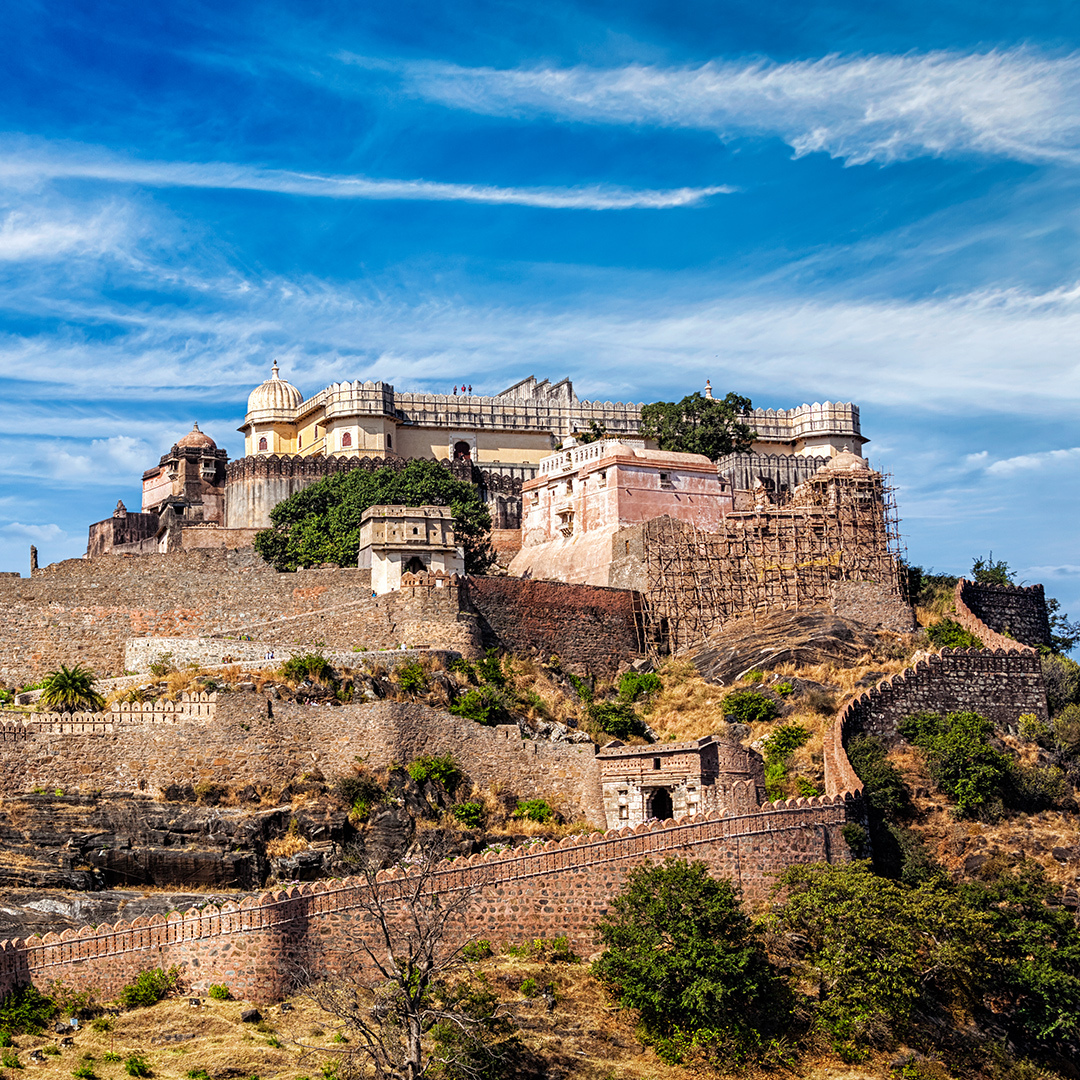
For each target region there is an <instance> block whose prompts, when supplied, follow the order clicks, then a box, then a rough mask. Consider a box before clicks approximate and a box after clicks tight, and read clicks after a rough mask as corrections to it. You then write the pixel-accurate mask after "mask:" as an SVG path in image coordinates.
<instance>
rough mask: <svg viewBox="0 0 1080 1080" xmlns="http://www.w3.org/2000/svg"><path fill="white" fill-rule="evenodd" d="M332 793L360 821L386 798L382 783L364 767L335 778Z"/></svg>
mask: <svg viewBox="0 0 1080 1080" xmlns="http://www.w3.org/2000/svg"><path fill="white" fill-rule="evenodd" d="M334 793H335V794H336V795H337V797H338V798H339V799H341V801H342V802H343V803H345V805H346V806H348V807H349V809H350V810H352V812H353V813H354V814H355V815H356V816H357V817H358V818H359V819H360V820H361V821H364V820H366V819H367V816H368V814H370V813H371V808H372V807H373V806H377V805H378V804H379V803H381V802H382V801H383V800H384V799H385V798H386V791H385V790H384V789H383V786H382V784H380V783H379V782H378V780H376V779H375V777H374V776H372V775H371V774H370V773H369V772H367V771H366V770H364V769H358V771H357V772H355V773H353V774H352V775H351V776H342V777H340V778H339V779H337V780H335V781H334Z"/></svg>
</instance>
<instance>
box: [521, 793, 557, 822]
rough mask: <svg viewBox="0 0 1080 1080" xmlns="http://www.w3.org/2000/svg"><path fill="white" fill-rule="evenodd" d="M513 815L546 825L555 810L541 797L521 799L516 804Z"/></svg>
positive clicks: (553, 815)
mask: <svg viewBox="0 0 1080 1080" xmlns="http://www.w3.org/2000/svg"><path fill="white" fill-rule="evenodd" d="M514 817H516V818H519V819H521V820H523V821H536V822H539V823H540V824H541V825H546V824H547V823H548V822H549V821H551V820H552V818H554V817H555V811H554V810H552V808H551V807H550V806H549V805H548V804H547V803H546V802H545V801H544V800H543V799H522V800H520V801H519V802H518V804H517V809H516V810H515V811H514Z"/></svg>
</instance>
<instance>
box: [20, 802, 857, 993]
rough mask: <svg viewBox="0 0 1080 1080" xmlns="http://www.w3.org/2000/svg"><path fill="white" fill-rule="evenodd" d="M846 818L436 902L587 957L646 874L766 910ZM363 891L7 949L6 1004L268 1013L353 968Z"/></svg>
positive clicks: (525, 868)
mask: <svg viewBox="0 0 1080 1080" xmlns="http://www.w3.org/2000/svg"><path fill="white" fill-rule="evenodd" d="M848 809H849V805H848V801H847V800H846V799H845V798H843V797H839V798H837V799H830V798H827V797H826V798H821V799H812V800H807V799H799V800H791V801H789V802H786V803H780V804H777V805H775V806H774V805H772V804H766V805H765V807H763V808H762V810H761V812H759V813H754V814H746V815H740V816H730V817H724V816H716V817H709V818H689V819H683V820H680V821H677V822H675V821H668V822H662V823H650V824H645V825H641V826H638V827H637V828H636V829H633V830H631V829H623V830H621V831H620V830H611V831H609V832H607V833H604V834H602V835H600V836H596V837H590V838H585V839H583V838H580V837H573V838H567V839H565V840H562V841H557V840H553V841H550V842H548V843H546V844H538V845H534V846H531V847H524V848H517V849H514V850H513V851H508V852H503V853H500V854H498V855H494V854H491V853H485V855H484V856H471V857H470V858H467V859H459V860H455V861H453V862H448V863H445V864H443V867H442V868H441V870H440V871H439V872H438V874H437V876H436V879H435V883H434V885H435V888H436V889H437V890H438V892H439V893H452V892H455V891H463V890H468V891H470V892H471V893H473V898H472V900H471V902H470V903H469V905H468V907H467V909H466V914H465V919H464V921H463V924H462V925H459V926H457V927H455V931H456V933H457V934H458V935H461V936H462V937H464V936H465V935H482V936H484V937H487V938H490V939H492V940H494V941H521V940H524V939H529V938H535V937H554V936H556V935H559V934H566V935H567V936H568V937H569V938H570V942H571V945H572V946H573V947H574V948H575V949H576V950H577V951H579V952H582V953H586V954H587V953H589V952H590V951H591V950H592V948H593V947H594V938H593V934H594V928H595V925H596V922H597V920H598V919H599V917H600V916H601V915H602V914H603V913H604V912H605V910H606V909H607V905H608V902H609V898H610V897H611V896H612V895H613V894H615V893H616V892H618V890H619V889H620V888H621V886H622V885H623V883H624V882H625V880H626V875H627V873H628V871H629V870H630V869H631V868H633V867H634V866H636V865H639V864H640V863H641V862H643V861H645V860H662V859H664V858H667V857H669V856H675V857H682V858H695V859H702V860H703V861H705V863H706V864H707V865H708V866H709V868H710V870H711V871H712V872H713V873H714V874H716V875H718V876H722V877H726V878H730V879H732V880H733V881H735V882H736V883H737V884H738V885H740V886H741V887H742V890H743V892H744V894H745V895H746V896H747V897H749V898H750V899H752V900H755V901H761V900H764V899H765V898H766V896H767V895H768V890H769V888H770V885H771V883H772V881H773V880H774V876H775V874H776V873H777V872H779V871H781V870H782V869H783V868H784V867H786V866H790V865H793V864H797V863H809V862H819V861H822V860H828V861H844V860H846V859H847V858H849V854H848V849H847V847H846V845H845V844H844V841H843V839H842V837H841V835H840V829H841V828H842V826H843V824H844V822H845V821H846V820H847V816H848ZM408 885H409V879H408V876H407V875H406V874H405V873H404V872H403V871H401V870H398V869H392V870H384V871H381V872H380V873H379V875H378V885H377V887H379V888H380V889H381V890H382V893H383V896H384V897H385V898H387V899H392V898H393V897H394V896H395V895H397V894H398V890H399V889H402V888H406V887H408ZM368 888H369V886H368V885H367V883H366V882H365V881H363V879H357V878H350V879H347V880H345V881H344V882H341V883H328V882H316V883H314V884H312V885H304V886H301V887H298V888H292V889H288V890H284V891H280V892H272V893H268V894H265V895H264V896H261V897H259V898H258V899H246V900H243V901H241V903H239V904H232V903H226V904H225V905H223V906H222V907H221V908H217V909H214V908H211V909H203V910H202V911H199V910H197V909H191V910H190V911H188V912H186V913H184V914H181V913H180V912H173V913H171V914H170V915H169V916H168V917H162V916H160V915H155V916H152V917H151V918H149V919H146V918H140V919H136V920H135V921H134V922H133V923H130V924H128V923H117V924H116V925H114V926H98V927H95V928H91V927H84V928H83V929H81V930H78V931H74V930H67V931H64V933H63V934H60V935H57V934H47V935H45V937H44V938H30V939H29V940H27V941H13V942H10V941H9V942H3V943H0V994H3V993H5V992H6V991H7V990H9V989H10V988H11V987H13V986H15V985H17V984H18V983H21V982H26V981H33V982H35V983H36V984H37V985H39V986H45V985H47V984H48V983H50V982H52V981H53V980H56V979H59V980H60V981H62V982H64V983H66V984H68V985H72V986H76V987H93V988H94V989H96V990H98V991H99V992H101V993H103V994H114V993H116V992H117V990H119V988H120V987H121V986H122V985H123V984H124V983H126V982H129V981H131V980H132V979H133V978H134V976H135V975H136V974H137V973H138V972H139V971H141V970H144V969H146V968H149V967H156V966H169V965H172V964H178V965H180V966H181V967H182V969H183V970H184V975H185V978H186V979H187V981H188V982H189V983H190V985H191V987H192V989H194V990H196V991H200V990H201V991H205V990H206V988H207V986H208V985H209V984H210V983H225V984H227V985H228V986H229V987H230V989H231V990H232V991H233V993H234V994H236V995H237V996H239V997H243V998H247V999H250V1000H254V1001H262V1002H265V1001H271V1000H274V999H275V998H279V997H281V996H283V995H284V994H285V993H287V992H288V991H289V989H290V988H291V987H290V981H291V977H292V974H293V971H294V970H295V967H294V965H303V966H305V967H308V968H312V969H315V970H320V971H334V970H339V969H341V968H342V967H343V966H344V965H345V964H347V963H348V962H349V961H350V960H352V959H353V958H354V957H355V955H356V954H357V952H358V951H359V950H358V949H357V948H356V946H355V944H352V941H351V939H352V938H354V937H355V936H359V935H363V934H365V933H367V932H370V931H369V929H367V928H368V927H369V926H370V920H367V921H366V922H365V919H364V909H363V906H362V905H363V900H364V894H365V892H366V890H367V889H368Z"/></svg>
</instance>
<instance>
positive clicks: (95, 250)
mask: <svg viewBox="0 0 1080 1080" xmlns="http://www.w3.org/2000/svg"><path fill="white" fill-rule="evenodd" d="M123 234H124V227H123V223H122V221H121V220H120V216H119V215H118V214H116V213H115V212H112V211H102V212H99V213H96V214H94V213H92V214H89V215H85V214H84V215H82V216H75V215H73V214H69V215H63V216H56V215H53V214H50V213H48V212H43V211H41V210H38V209H22V210H12V211H11V212H10V213H8V214H6V215H3V216H0V262H22V261H26V260H29V259H52V258H56V257H57V256H60V255H65V256H68V255H73V254H90V255H93V254H101V253H102V252H104V251H107V250H111V249H114V248H115V247H116V246H117V245H118V243H119V242H120V239H121V237H122V236H123Z"/></svg>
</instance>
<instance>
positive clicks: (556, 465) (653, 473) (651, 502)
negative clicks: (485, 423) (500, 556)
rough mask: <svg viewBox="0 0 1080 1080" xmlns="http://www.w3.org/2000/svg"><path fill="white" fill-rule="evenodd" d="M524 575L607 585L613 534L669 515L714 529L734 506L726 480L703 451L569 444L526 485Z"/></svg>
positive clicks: (612, 442) (514, 570)
mask: <svg viewBox="0 0 1080 1080" xmlns="http://www.w3.org/2000/svg"><path fill="white" fill-rule="evenodd" d="M521 500H522V530H521V540H522V548H521V551H520V552H519V553H518V555H517V556H515V558H514V560H513V562H511V564H510V573H511V574H515V575H518V576H528V577H535V578H545V579H549V580H554V581H568V582H573V583H578V584H586V585H607V584H609V571H610V566H611V562H612V557H613V552H612V540H613V538H614V536H615V534H616V533H617V532H618V531H619V530H620V529H624V528H626V527H627V526H629V525H638V524H640V523H642V522H645V521H649V520H651V519H652V518H657V517H663V516H664V515H667V516H669V517H672V518H675V519H677V520H679V521H686V522H689V523H691V524H693V525H696V526H697V527H698V528H700V529H704V530H706V531H709V532H715V531H716V530H717V529H719V527H720V523H721V521H722V520H723V518H724V516H725V515H726V514H728V513H730V512H731V511H732V510H733V509H734V495H733V492H732V490H731V488H730V486H729V485H728V483H727V482H726V481H725V480H723V479H722V478H721V477H720V476H718V475H717V471H716V465H715V464H714V463H713V462H711V461H710V460H709V459H708V458H707V457H705V456H704V455H701V454H676V453H671V452H669V451H665V450H651V449H648V448H647V447H646V445H645V443H644V441H642V440H640V439H603V440H600V441H598V442H593V443H586V444H584V445H581V446H578V445H574V444H571V445H569V446H564V448H563V449H562V450H559V451H557V452H556V453H554V454H552V455H550V456H549V457H546V458H544V459H543V460H542V461H541V462H540V473H539V475H538V476H537V477H536V478H535V479H534V480H529V481H526V482H525V483H524V484H523V485H522V489H521Z"/></svg>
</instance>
